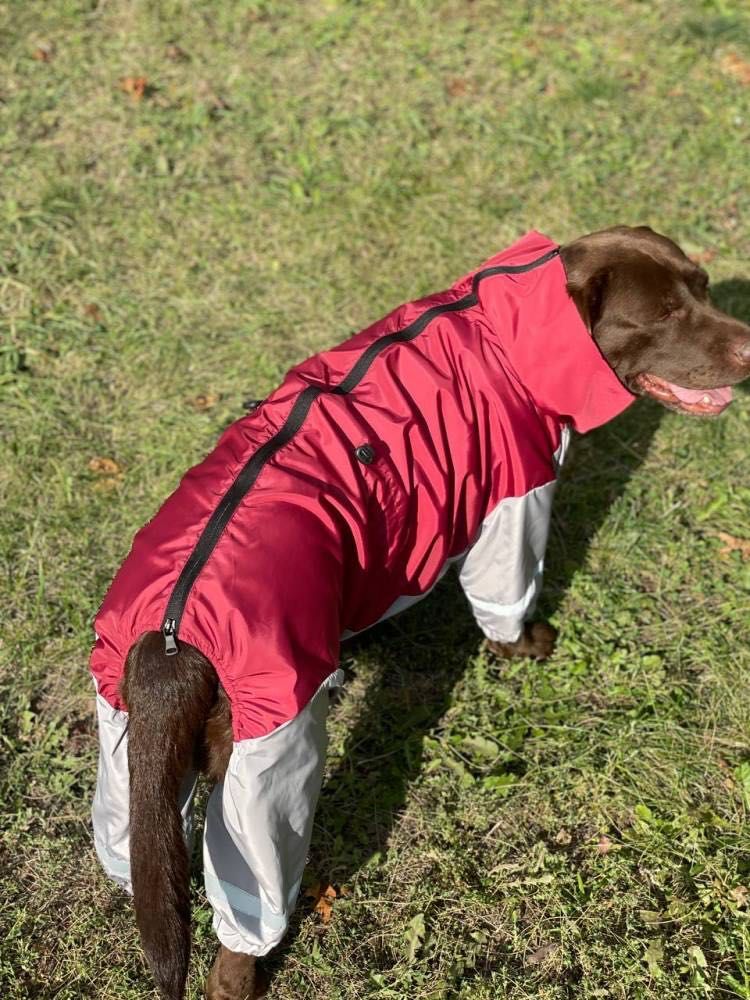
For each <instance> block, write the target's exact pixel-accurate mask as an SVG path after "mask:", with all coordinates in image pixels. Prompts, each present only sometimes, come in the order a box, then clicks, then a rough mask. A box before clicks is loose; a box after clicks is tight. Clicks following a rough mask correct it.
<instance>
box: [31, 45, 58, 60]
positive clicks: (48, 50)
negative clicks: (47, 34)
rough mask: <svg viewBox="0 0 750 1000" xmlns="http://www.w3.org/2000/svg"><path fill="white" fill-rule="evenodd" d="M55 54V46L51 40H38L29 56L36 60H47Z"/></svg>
mask: <svg viewBox="0 0 750 1000" xmlns="http://www.w3.org/2000/svg"><path fill="white" fill-rule="evenodd" d="M54 54H55V46H54V45H53V44H52V42H40V43H39V44H38V45H37V47H36V48H35V49H34V51H33V52H32V53H31V58H32V59H36V61H37V62H49V61H50V60H51V59H52V57H53V56H54Z"/></svg>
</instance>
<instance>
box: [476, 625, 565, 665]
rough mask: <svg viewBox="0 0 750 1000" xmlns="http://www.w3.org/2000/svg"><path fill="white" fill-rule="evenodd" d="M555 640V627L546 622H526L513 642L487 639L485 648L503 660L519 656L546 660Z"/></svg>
mask: <svg viewBox="0 0 750 1000" xmlns="http://www.w3.org/2000/svg"><path fill="white" fill-rule="evenodd" d="M556 641H557V629H556V628H553V626H552V625H550V624H549V623H548V622H533V623H530V622H527V623H526V624H525V625H524V628H523V633H522V634H521V636H520V637H519V638H518V639H516V641H515V642H496V641H494V640H493V639H488V640H487V642H486V643H485V648H486V649H487V650H488V652H490V653H492V655H493V656H497V657H499V658H500V659H504V660H512V659H517V658H519V657H529V658H530V659H532V660H546V659H548V658H549V657H550V656H551V655H552V653H553V651H554V648H555V643H556Z"/></svg>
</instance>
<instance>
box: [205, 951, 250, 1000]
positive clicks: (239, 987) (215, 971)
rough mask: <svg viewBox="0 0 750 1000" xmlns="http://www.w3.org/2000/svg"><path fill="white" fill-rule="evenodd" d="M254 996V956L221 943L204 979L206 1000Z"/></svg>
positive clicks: (243, 998)
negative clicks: (207, 975) (206, 977)
mask: <svg viewBox="0 0 750 1000" xmlns="http://www.w3.org/2000/svg"><path fill="white" fill-rule="evenodd" d="M254 997H255V957H254V956H253V955H243V954H241V953H240V952H237V951H230V950H229V948H226V947H225V946H224V945H221V946H220V947H219V954H218V955H217V956H216V961H215V962H214V964H213V968H212V969H211V973H210V975H209V977H208V979H207V980H206V1000H253V998H254Z"/></svg>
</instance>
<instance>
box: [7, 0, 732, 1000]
mask: <svg viewBox="0 0 750 1000" xmlns="http://www.w3.org/2000/svg"><path fill="white" fill-rule="evenodd" d="M0 59H1V62H0V162H1V163H2V174H1V175H0V178H1V179H0V311H1V319H2V334H1V339H0V607H2V618H0V623H1V625H0V628H1V632H0V727H1V728H0V816H1V819H0V854H1V855H2V856H1V857H0V996H1V997H2V998H3V1000H21V998H44V1000H48V998H49V1000H52V998H55V1000H72V998H80V997H82V998H87V1000H88V998H113V1000H136V998H142V997H152V996H154V994H153V992H152V990H151V986H150V980H149V978H148V975H147V974H146V972H145V970H144V968H143V964H142V960H141V958H140V953H139V950H138V946H137V939H136V935H135V933H134V921H133V915H132V912H131V909H130V904H129V902H128V900H127V898H126V897H124V895H122V894H121V893H120V892H119V891H118V890H116V889H115V888H114V887H113V886H111V885H110V884H109V883H107V882H106V880H105V879H104V877H103V875H102V873H101V872H100V870H99V868H98V865H97V863H96V859H95V857H94V854H93V850H92V847H91V838H90V831H89V826H88V811H89V800H90V797H91V793H92V788H93V782H94V778H95V768H96V736H95V732H94V727H93V697H92V686H91V682H90V679H89V676H88V672H87V665H86V664H87V656H88V650H89V646H90V642H91V621H92V618H93V615H94V613H95V610H96V608H97V605H98V602H99V601H100V599H101V597H102V596H103V594H104V591H105V589H106V587H107V585H108V583H109V581H110V579H111V577H112V576H113V574H114V572H115V570H116V568H117V566H118V565H119V562H120V560H121V559H122V558H123V557H124V555H125V554H126V552H127V550H128V548H129V545H130V540H131V537H132V534H133V532H134V531H135V530H136V529H137V528H138V527H139V526H140V525H141V523H142V522H143V521H144V520H145V519H146V518H148V517H149V516H150V514H151V513H152V512H153V511H154V510H155V508H156V507H157V506H158V504H159V503H160V502H161V501H162V499H163V498H164V497H165V496H166V494H167V493H168V492H169V491H170V490H171V489H172V488H173V487H174V486H175V485H176V483H177V481H178V479H179V477H180V475H181V473H182V472H183V471H184V469H185V468H187V467H188V465H190V464H192V463H193V462H195V461H196V460H198V459H199V458H200V457H201V456H202V455H203V454H204V453H205V452H206V451H207V450H208V449H209V448H210V447H211V446H212V443H213V441H214V440H215V438H216V436H217V435H218V433H219V432H220V430H221V429H222V428H223V427H224V426H225V425H226V424H227V423H228V422H229V421H231V420H233V419H234V418H236V417H237V416H239V415H241V412H242V409H241V402H242V400H243V399H244V398H245V397H247V396H262V395H263V394H264V393H266V392H267V391H268V390H269V389H270V388H272V387H273V386H274V384H275V383H276V382H277V381H278V380H279V379H280V377H281V375H282V374H283V373H284V371H285V370H286V368H287V367H289V366H290V365H291V364H293V363H294V362H296V361H298V360H300V359H301V358H303V357H304V356H306V355H308V354H310V353H312V352H313V351H315V350H318V349H320V348H323V347H325V346H328V345H331V344H332V343H334V342H336V341H337V340H340V339H342V338H343V337H344V336H346V335H347V334H348V333H349V332H351V331H353V330H356V329H358V328H360V327H362V326H364V325H365V324H367V323H368V322H370V321H372V320H374V319H377V318H378V317H379V316H381V315H382V314H384V313H385V312H386V311H388V310H389V309H390V308H392V307H393V306H394V305H396V304H397V303H398V302H400V301H404V300H406V299H411V298H414V297H416V296H418V295H420V294H422V293H426V292H428V291H432V290H435V289H438V288H441V287H444V286H445V285H446V284H448V283H450V282H451V281H452V280H454V279H455V278H456V277H457V276H458V275H459V274H461V273H463V272H465V271H467V270H468V269H470V268H472V267H474V266H476V265H477V264H478V263H479V262H481V261H482V260H483V259H484V258H486V257H488V256H489V255H491V254H492V253H494V252H495V251H496V250H498V249H500V248H501V247H503V246H506V245H507V244H508V243H510V242H511V241H512V240H513V239H514V238H515V237H516V236H518V235H519V234H520V233H521V232H523V231H525V230H527V229H530V228H538V229H541V230H542V231H544V232H546V233H548V234H550V235H551V236H552V237H554V238H555V239H557V240H560V241H565V240H568V239H571V238H573V237H575V236H577V235H580V234H582V233H584V232H587V231H589V230H592V229H596V228H600V227H602V226H606V225H610V224H612V223H615V222H632V223H649V224H651V225H653V226H654V228H656V229H658V230H661V231H664V232H666V233H668V234H670V235H672V236H673V237H675V238H676V239H678V240H679V241H680V242H681V243H682V244H683V245H684V246H685V247H686V248H687V249H688V250H689V251H690V252H691V253H694V254H699V255H701V259H702V260H704V261H705V262H706V266H707V268H708V270H709V271H710V273H711V277H712V279H713V282H714V288H715V296H716V298H717V301H718V302H719V303H720V304H721V305H723V306H724V307H725V308H728V309H730V310H731V311H732V312H734V313H735V314H737V315H739V316H743V317H744V318H746V319H750V282H748V281H746V280H745V278H744V275H745V274H747V273H748V270H750V267H749V265H748V259H747V258H748V254H747V247H748V245H750V168H749V167H748V152H749V150H748V136H749V135H750V8H748V5H747V3H746V2H744V0H742V2H741V0H690V2H684V0H654V2H649V3H646V2H638V0H613V2H611V3H607V4H602V3H599V2H595V0H546V2H545V3H543V4H542V3H534V2H531V0H527V2H522V0H508V2H504V3H500V2H495V3H492V2H488V0H473V2H471V0H444V2H421V3H417V2H406V0H404V2H400V3H395V2H392V3H382V2H380V3H378V2H370V3H368V2H361V3H356V2H343V0H306V2H299V0H298V2H291V0H289V2H275V0H268V2H264V0H215V2H213V3H207V2H193V3H187V2H185V0H150V2H147V0H119V2H115V0H56V2H52V0H47V2H42V0H5V2H3V3H0ZM138 77H145V78H146V79H145V82H143V83H142V84H141V85H139V84H137V83H133V80H134V79H136V78H138ZM123 79H125V80H130V83H126V84H124V85H123V84H121V81H122V80H123ZM139 86H142V87H143V94H142V96H141V97H140V99H136V98H137V97H138V88H139ZM123 87H125V89H123ZM128 87H129V88H130V91H131V92H128V89H127V88H128ZM134 88H135V90H136V93H135V94H134V93H132V91H133V89H134ZM737 397H738V398H737V402H736V404H735V405H734V406H733V407H732V408H731V409H730V411H729V412H728V413H727V414H726V415H725V416H724V417H722V418H721V419H720V420H718V421H716V422H707V423H701V422H699V421H696V420H690V419H685V418H681V417H679V416H677V415H675V414H671V413H666V412H665V411H662V410H661V409H659V408H658V407H657V406H656V405H655V404H654V405H650V404H648V403H645V402H644V403H639V404H638V405H637V406H636V407H634V408H632V409H631V410H630V411H628V413H627V414H625V415H624V416H623V417H622V418H620V419H619V420H617V421H615V422H614V423H613V424H611V425H610V426H608V427H606V428H604V429H602V430H601V431H598V432H595V433H593V434H591V435H590V436H588V437H586V438H580V439H578V441H577V443H576V446H575V449H574V451H573V454H572V458H571V460H570V464H569V466H568V467H567V469H566V473H565V476H564V484H563V487H562V489H561V492H560V495H559V498H558V501H559V502H558V506H557V512H556V519H555V525H554V530H553V539H552V544H551V549H550V553H549V561H548V567H549V568H548V576H547V589H546V594H545V601H544V604H545V606H544V608H543V609H542V610H543V611H544V612H545V613H548V614H551V616H552V620H553V621H554V622H555V623H556V624H557V626H558V627H559V628H560V630H561V640H560V644H559V648H558V650H557V652H556V654H555V656H554V658H553V659H552V660H551V661H550V663H549V664H545V665H544V666H539V665H534V664H532V663H529V662H520V663H518V664H515V665H513V666H507V665H503V666H502V667H501V666H498V665H497V664H495V663H493V662H490V661H489V660H488V659H487V658H486V657H485V656H484V655H483V653H482V651H481V646H480V641H479V636H478V634H477V632H476V630H475V628H474V626H473V624H472V622H471V620H470V616H469V613H468V611H467V608H466V607H465V606H464V604H463V600H462V598H461V597H460V595H459V594H458V591H457V588H456V585H455V582H454V581H452V580H446V581H445V582H444V583H443V584H441V586H440V587H439V588H438V591H437V592H436V593H435V594H434V595H433V596H432V597H431V598H430V600H429V601H426V602H424V603H423V604H421V605H420V606H419V607H418V608H416V609H414V610H412V611H411V612H409V613H407V614H406V615H404V616H402V617H400V618H398V619H397V620H395V621H394V622H392V623H390V624H387V625H386V626H383V627H382V628H380V629H378V630H375V631H374V632H373V633H372V634H370V635H369V636H368V637H367V638H366V639H363V640H361V641H360V643H359V644H358V645H357V646H353V647H351V648H350V649H347V650H345V654H344V656H345V660H344V665H345V667H346V668H347V671H348V674H349V682H348V685H347V688H346V690H345V692H344V694H343V697H342V698H341V700H340V701H339V703H338V704H337V706H336V708H335V711H334V714H333V721H332V727H331V733H332V740H331V749H330V761H329V780H327V782H326V785H325V788H324V791H323V796H322V800H321V807H320V810H319V814H318V819H317V825H316V829H315V835H314V843H313V848H312V854H311V861H310V867H309V877H308V883H314V882H316V881H319V880H322V881H324V882H331V883H333V884H334V885H335V886H336V887H337V888H338V889H339V890H341V891H340V893H339V895H338V897H337V898H336V900H335V901H334V904H333V911H332V914H333V915H332V919H331V920H330V922H328V923H324V922H323V920H322V919H321V916H320V915H319V914H317V913H314V912H313V911H312V900H311V899H310V898H306V899H305V900H303V902H302V904H301V906H300V908H299V910H298V915H297V918H296V919H295V923H294V927H293V931H292V933H290V935H289V937H288V938H287V940H286V942H285V944H284V946H283V948H282V949H281V950H280V952H279V953H278V954H277V955H276V956H275V957H274V958H273V959H272V960H271V961H269V962H268V963H267V967H268V969H269V971H270V973H271V974H272V991H273V996H274V997H276V998H279V1000H291V998H293V997H294V998H299V997H310V998H319V997H320V998H342V1000H344V998H346V1000H359V998H363V997H367V998H373V1000H374V998H382V1000H386V998H409V1000H411V998H418V1000H438V998H454V997H455V998H461V1000H464V998H466V1000H468V998H472V1000H489V998H503V1000H504V998H508V1000H521V998H529V1000H531V998H542V1000H563V998H582V1000H588V998H594V997H607V998H609V997H612V998H618V1000H619V998H628V1000H630V998H655V1000H656V998H658V1000H672V998H692V997H694V998H699V997H715V998H723V997H744V998H750V834H749V833H748V827H747V823H746V819H747V813H748V810H750V669H749V668H750V654H749V653H748V648H749V643H750V613H749V612H750V555H748V552H747V549H746V551H745V553H744V554H745V556H746V558H745V559H744V560H743V552H742V551H741V550H740V549H737V550H736V551H733V552H727V551H724V550H725V549H726V547H727V546H726V539H724V540H722V538H721V537H720V536H719V533H720V532H723V533H726V534H727V535H730V536H733V537H735V538H740V539H748V538H750V524H749V523H748V521H749V518H748V514H749V512H750V471H749V469H748V454H749V453H750V392H749V391H748V390H747V389H745V390H742V389H741V390H739V392H738V393H737ZM102 460H106V461H102ZM195 914H196V930H195V939H196V947H195V956H194V962H193V973H192V976H191V980H190V993H189V995H190V997H191V998H197V997H198V996H199V995H200V987H201V983H202V978H203V976H204V975H205V972H206V970H207V968H208V965H209V963H210V962H211V960H212V958H213V951H214V947H215V946H214V942H213V939H212V935H211V931H210V912H209V910H208V907H207V905H206V902H205V899H204V898H203V895H202V890H201V881H200V874H199V872H197V873H196V877H195Z"/></svg>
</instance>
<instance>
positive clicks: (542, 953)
mask: <svg viewBox="0 0 750 1000" xmlns="http://www.w3.org/2000/svg"><path fill="white" fill-rule="evenodd" d="M558 947H559V946H558V945H556V944H552V943H550V944H543V945H542V946H541V947H540V948H537V949H536V951H532V953H531V954H530V955H527V956H526V965H541V964H542V962H544V961H545V960H546V959H548V958H551V957H552V955H554V954H555V952H556V951H557V949H558Z"/></svg>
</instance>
